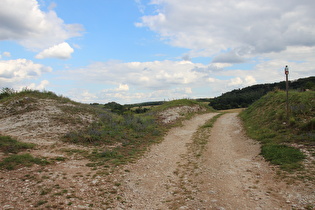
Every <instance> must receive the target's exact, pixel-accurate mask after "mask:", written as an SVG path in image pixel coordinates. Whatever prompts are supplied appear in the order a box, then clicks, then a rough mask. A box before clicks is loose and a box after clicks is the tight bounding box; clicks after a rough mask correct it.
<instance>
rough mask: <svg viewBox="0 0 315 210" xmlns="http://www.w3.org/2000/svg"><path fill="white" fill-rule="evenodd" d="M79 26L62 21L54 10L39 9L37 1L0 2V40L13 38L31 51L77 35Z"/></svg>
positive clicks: (14, 0) (16, 0) (5, 0)
mask: <svg viewBox="0 0 315 210" xmlns="http://www.w3.org/2000/svg"><path fill="white" fill-rule="evenodd" d="M82 30H83V27H82V26H81V25H79V24H65V23H64V21H63V20H62V19H61V18H59V17H58V16H57V14H56V12H55V11H53V10H49V11H48V12H44V11H42V10H40V7H39V4H38V1H37V0H27V1H25V0H2V1H1V2H0V40H13V41H17V42H18V43H20V44H22V45H23V46H24V47H26V48H28V49H31V50H43V49H47V48H49V47H51V46H53V45H56V44H59V43H62V42H64V41H65V40H67V39H69V38H72V37H76V36H80V35H81V33H80V32H81V31H82Z"/></svg>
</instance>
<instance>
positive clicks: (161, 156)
mask: <svg viewBox="0 0 315 210" xmlns="http://www.w3.org/2000/svg"><path fill="white" fill-rule="evenodd" d="M215 115H216V113H207V114H203V115H198V116H197V117H194V118H193V119H191V120H188V121H185V122H183V126H182V127H177V128H173V129H171V130H170V131H169V133H168V134H167V136H166V137H165V139H164V141H163V142H162V143H160V144H157V145H154V146H152V148H151V149H150V151H149V152H148V153H147V154H146V155H145V156H144V157H143V158H142V159H141V160H139V161H137V163H135V164H131V165H128V166H126V167H125V168H124V171H130V173H127V174H126V176H125V177H124V179H125V182H124V184H123V186H122V187H121V188H124V189H123V191H124V196H123V199H124V201H125V202H126V203H124V204H121V206H120V207H121V208H123V209H124V208H126V209H168V203H167V201H168V199H170V198H172V192H171V191H170V190H169V187H170V186H172V185H174V183H177V182H178V181H177V180H178V177H177V176H176V175H175V174H174V171H175V170H176V168H177V165H178V163H179V162H180V161H181V155H183V154H185V153H186V152H187V147H186V144H187V143H189V142H190V141H191V138H192V135H193V134H194V132H195V131H196V129H197V128H198V127H199V126H200V125H202V124H204V123H205V122H206V121H207V120H208V119H210V118H212V117H213V116H215Z"/></svg>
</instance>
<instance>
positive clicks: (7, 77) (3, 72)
mask: <svg viewBox="0 0 315 210" xmlns="http://www.w3.org/2000/svg"><path fill="white" fill-rule="evenodd" d="M51 71H52V69H51V68H50V67H47V66H44V65H42V64H37V63H34V62H33V61H30V60H26V59H17V60H0V83H1V85H4V86H9V87H13V86H19V84H22V83H23V84H24V83H25V81H27V80H29V79H36V78H38V77H40V76H41V75H42V74H43V73H46V72H51Z"/></svg>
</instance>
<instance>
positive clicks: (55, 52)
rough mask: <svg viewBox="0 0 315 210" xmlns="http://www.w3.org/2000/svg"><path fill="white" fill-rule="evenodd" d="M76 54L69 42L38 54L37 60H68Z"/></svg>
mask: <svg viewBox="0 0 315 210" xmlns="http://www.w3.org/2000/svg"><path fill="white" fill-rule="evenodd" d="M73 52H74V50H73V48H72V47H70V45H69V44H68V43H67V42H63V43H61V44H58V45H54V46H52V47H50V48H48V49H45V50H43V51H42V52H40V53H38V54H37V55H36V56H35V58H38V59H44V58H59V59H68V58H70V57H71V54H72V53H73Z"/></svg>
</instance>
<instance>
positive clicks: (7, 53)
mask: <svg viewBox="0 0 315 210" xmlns="http://www.w3.org/2000/svg"><path fill="white" fill-rule="evenodd" d="M2 55H3V56H5V57H11V53H10V52H3V53H2Z"/></svg>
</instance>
